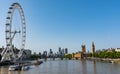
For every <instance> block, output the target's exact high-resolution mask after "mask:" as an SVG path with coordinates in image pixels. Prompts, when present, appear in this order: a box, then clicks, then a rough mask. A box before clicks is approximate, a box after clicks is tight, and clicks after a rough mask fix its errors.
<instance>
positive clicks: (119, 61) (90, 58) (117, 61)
mask: <svg viewBox="0 0 120 74" xmlns="http://www.w3.org/2000/svg"><path fill="white" fill-rule="evenodd" d="M87 59H88V60H96V61H102V62H108V63H117V64H120V58H118V59H110V58H94V57H88V58H87Z"/></svg>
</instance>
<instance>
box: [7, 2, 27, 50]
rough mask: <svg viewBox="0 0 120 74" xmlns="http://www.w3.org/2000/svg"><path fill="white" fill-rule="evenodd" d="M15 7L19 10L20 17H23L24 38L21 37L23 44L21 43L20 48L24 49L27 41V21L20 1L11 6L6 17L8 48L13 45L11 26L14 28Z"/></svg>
mask: <svg viewBox="0 0 120 74" xmlns="http://www.w3.org/2000/svg"><path fill="white" fill-rule="evenodd" d="M15 9H17V10H18V11H19V14H20V18H21V26H22V32H21V33H22V39H21V45H20V47H21V48H20V49H24V47H25V41H26V22H25V16H24V12H23V10H22V7H21V6H20V5H19V4H18V3H13V4H12V5H11V6H10V7H9V11H8V16H7V17H6V19H7V20H6V31H5V33H6V46H7V48H9V47H10V46H11V44H10V39H11V28H12V17H13V13H14V11H15Z"/></svg>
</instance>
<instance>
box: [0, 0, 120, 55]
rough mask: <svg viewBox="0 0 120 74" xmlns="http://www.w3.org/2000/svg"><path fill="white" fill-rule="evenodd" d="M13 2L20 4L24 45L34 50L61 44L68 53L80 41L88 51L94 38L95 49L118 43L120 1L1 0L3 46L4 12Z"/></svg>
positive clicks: (2, 38)
mask: <svg viewBox="0 0 120 74" xmlns="http://www.w3.org/2000/svg"><path fill="white" fill-rule="evenodd" d="M14 2H18V3H20V5H21V6H22V8H23V11H24V14H25V19H26V28H27V34H26V35H27V36H26V48H27V49H28V48H29V49H31V50H32V51H33V52H34V51H35V52H41V51H42V52H43V51H44V50H47V51H49V49H53V51H58V48H59V47H61V48H68V51H69V52H70V53H71V52H77V51H80V50H81V45H82V44H84V45H86V50H89V51H91V49H92V42H93V41H94V43H95V47H96V50H97V49H103V48H111V47H112V48H118V47H120V44H119V42H120V34H119V28H120V9H119V8H120V5H119V3H120V1H112V0H110V1H107V0H106V1H105V0H100V1H95V0H89V1H88V0H85V1H83V0H76V1H73V0H39V1H32V0H31V1H24V0H4V1H3V0H0V9H1V11H0V47H2V45H4V46H5V42H6V41H5V23H6V17H7V12H8V9H9V7H10V5H11V4H12V3H14ZM13 15H14V17H13V21H16V20H15V17H16V16H15V15H16V14H13ZM18 15H19V14H18ZM17 17H19V16H17ZM18 21H21V20H18ZM14 23H15V24H16V23H17V22H14ZM69 49H70V50H69Z"/></svg>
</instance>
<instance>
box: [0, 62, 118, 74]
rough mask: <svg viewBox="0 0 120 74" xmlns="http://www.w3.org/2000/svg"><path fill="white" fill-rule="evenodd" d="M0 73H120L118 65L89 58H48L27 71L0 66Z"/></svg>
mask: <svg viewBox="0 0 120 74" xmlns="http://www.w3.org/2000/svg"><path fill="white" fill-rule="evenodd" d="M0 74H120V65H119V64H112V63H106V62H98V61H89V60H55V61H52V60H49V61H46V62H44V63H42V64H41V65H39V66H31V69H29V70H28V71H8V67H5V66H4V67H1V68H0Z"/></svg>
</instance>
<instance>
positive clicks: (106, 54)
mask: <svg viewBox="0 0 120 74" xmlns="http://www.w3.org/2000/svg"><path fill="white" fill-rule="evenodd" d="M91 56H94V57H98V58H120V52H116V51H112V52H107V51H101V52H96V53H94V54H93V55H92V54H91Z"/></svg>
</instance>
